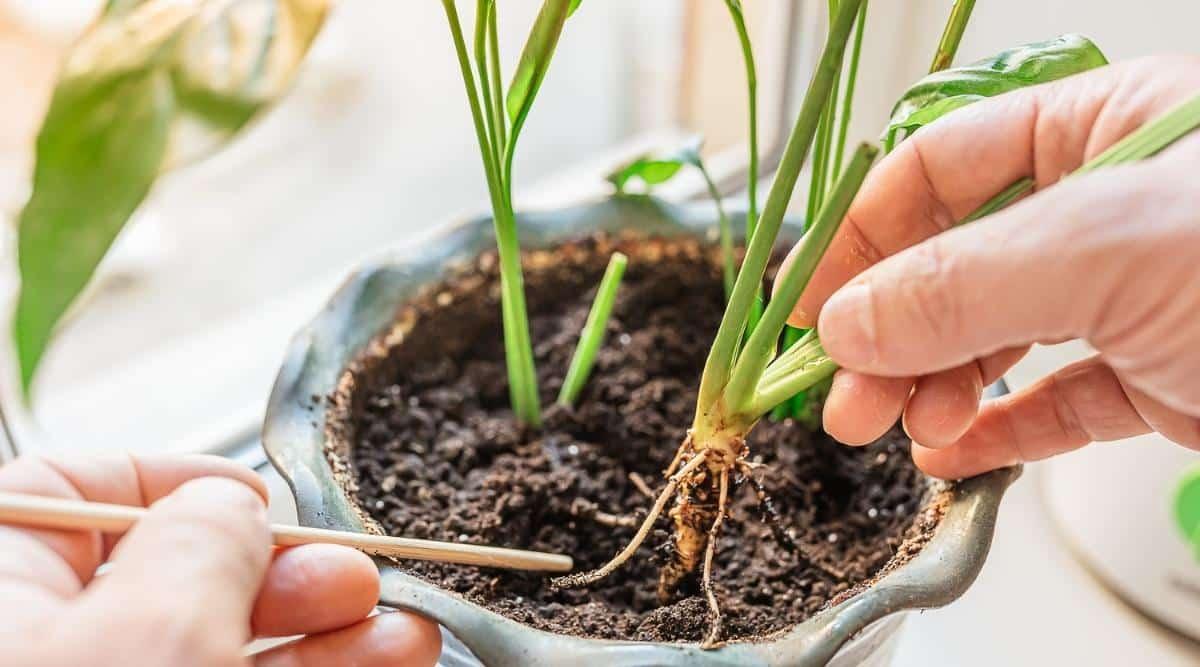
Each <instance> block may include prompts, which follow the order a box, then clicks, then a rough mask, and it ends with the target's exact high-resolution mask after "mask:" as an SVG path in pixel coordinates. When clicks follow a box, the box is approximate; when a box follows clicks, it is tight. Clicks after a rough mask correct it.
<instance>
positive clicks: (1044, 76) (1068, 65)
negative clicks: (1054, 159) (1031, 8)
mask: <svg viewBox="0 0 1200 667" xmlns="http://www.w3.org/2000/svg"><path fill="white" fill-rule="evenodd" d="M1106 64H1108V60H1107V59H1106V58H1105V57H1104V54H1103V53H1101V52H1100V49H1099V48H1097V47H1096V45H1095V44H1093V43H1092V42H1091V40H1089V39H1088V38H1086V37H1083V36H1081V35H1062V36H1060V37H1056V38H1054V39H1052V40H1049V41H1045V42H1034V43H1032V44H1025V45H1022V46H1018V47H1015V48H1012V49H1008V50H1005V51H1001V52H1000V53H998V54H996V55H994V56H992V57H990V58H984V59H983V60H979V61H976V62H973V63H971V64H969V65H964V66H962V67H954V68H951V69H946V70H942V71H940V72H935V73H933V74H930V75H929V76H926V77H925V78H923V79H921V80H920V81H918V82H917V83H916V84H914V85H913V86H912V87H910V88H909V89H908V90H907V91H906V92H905V93H904V95H902V96H901V97H900V101H898V102H897V103H896V106H895V107H894V108H893V109H892V116H891V120H890V122H889V123H888V127H887V130H886V131H885V132H884V138H883V143H884V148H885V150H888V151H890V150H892V148H894V147H895V144H896V143H897V142H898V141H899V140H901V139H903V136H901V132H903V133H904V136H907V135H909V134H912V133H913V132H916V131H917V130H918V129H919V128H921V127H923V126H924V125H927V124H929V123H932V122H933V121H934V120H937V119H938V118H940V117H942V116H944V115H945V114H947V113H950V112H951V111H953V110H955V109H959V108H961V107H963V106H966V105H967V104H970V103H972V102H975V101H978V100H981V99H983V98H985V97H993V96H995V95H999V94H1001V93H1006V92H1009V91H1011V90H1016V89H1018V88H1024V87H1027V86H1033V85H1037V84H1040V83H1046V82H1048V81H1054V80H1056V79H1061V78H1063V77H1067V76H1070V75H1072V74H1078V73H1079V72H1084V71H1087V70H1090V69H1093V68H1096V67H1100V66H1102V65H1106Z"/></svg>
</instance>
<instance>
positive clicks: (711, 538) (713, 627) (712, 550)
mask: <svg viewBox="0 0 1200 667" xmlns="http://www.w3.org/2000/svg"><path fill="white" fill-rule="evenodd" d="M728 498H729V471H728V470H723V471H721V481H720V493H719V496H718V499H717V518H716V519H714V520H713V523H712V527H711V528H709V529H708V546H707V547H706V548H705V550H704V573H703V575H702V576H701V579H700V588H701V589H702V590H703V591H704V597H705V599H707V600H708V610H709V612H710V613H711V615H712V620H711V621H710V623H709V626H708V634H707V635H706V636H705V637H704V641H703V642H701V643H700V648H706V649H707V648H714V647H715V646H716V645H717V642H718V641H719V640H720V638H721V607H720V605H719V604H717V594H716V593H715V592H714V591H713V583H712V564H713V556H714V555H715V554H716V551H717V537H718V536H719V535H720V534H721V522H722V521H724V520H725V508H726V501H727V500H728Z"/></svg>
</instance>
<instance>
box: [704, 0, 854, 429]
mask: <svg viewBox="0 0 1200 667" xmlns="http://www.w3.org/2000/svg"><path fill="white" fill-rule="evenodd" d="M861 2H862V0H844V1H843V3H842V6H841V11H839V12H838V15H837V18H836V19H835V20H834V22H833V25H832V28H831V29H830V31H829V36H828V37H827V38H826V42H825V48H824V50H823V52H822V54H821V59H820V62H818V64H817V67H816V70H815V71H814V72H813V77H812V80H811V81H810V82H809V86H808V92H807V94H806V95H805V97H804V102H803V103H802V104H801V106H800V113H799V115H798V116H797V117H796V124H795V125H794V127H793V128H792V132H791V134H790V135H789V137H788V141H787V145H786V146H785V147H784V150H783V156H782V158H781V159H780V162H779V168H778V170H777V171H776V174H775V180H774V181H773V182H772V183H771V190H770V192H769V193H768V195H767V201H766V205H765V206H764V207H763V212H762V215H761V216H760V217H759V221H758V226H757V228H756V229H755V230H754V237H753V238H752V239H750V243H749V246H748V247H747V249H746V257H745V259H744V260H743V262H742V269H741V270H740V271H738V276H737V280H736V281H735V283H734V287H733V294H732V296H731V297H730V299H729V303H728V305H727V306H726V308H725V314H724V316H723V317H722V318H721V325H720V327H718V329H717V336H716V339H715V340H714V341H713V345H712V348H711V349H710V350H709V354H708V358H707V360H706V361H705V364H704V373H703V375H702V376H701V379H700V392H699V397H698V401H699V403H698V406H697V407H698V409H697V415H696V416H697V419H698V420H703V419H706V415H708V413H709V410H710V408H711V407H712V405H713V402H714V401H715V400H716V399H717V397H718V396H720V394H721V393H722V391H723V390H724V388H725V385H726V384H727V382H728V381H729V376H730V373H731V372H732V365H733V364H732V362H733V359H734V356H735V354H736V352H737V349H738V347H739V344H740V341H741V338H742V332H743V331H744V330H745V328H746V321H747V319H748V316H749V312H750V308H751V306H752V305H753V303H754V298H755V296H756V295H757V293H758V291H759V289H760V288H761V286H762V280H763V274H764V273H765V272H766V268H767V261H768V260H769V259H770V256H771V250H772V249H773V247H774V245H775V238H776V237H777V236H778V234H779V227H780V225H782V224H783V216H784V213H785V212H786V211H787V206H788V202H789V200H790V199H791V196H792V191H793V190H794V189H795V187H796V180H797V179H798V178H799V177H800V169H801V167H803V166H804V161H805V158H806V157H807V156H808V152H809V149H810V148H811V147H812V141H813V137H814V135H815V134H816V130H817V123H818V121H819V120H820V115H821V111H822V110H823V109H824V108H825V100H826V99H828V97H829V92H830V90H831V89H832V88H833V81H834V79H835V78H836V77H837V75H838V72H839V70H840V67H839V64H840V63H841V61H842V57H843V56H844V55H845V52H846V45H847V42H848V41H849V37H850V30H851V29H852V28H853V26H854V19H855V15H856V14H857V13H858V7H859V5H860V3H861ZM772 301H774V300H772ZM768 310H769V308H768ZM759 328H760V329H761V326H760V327H759ZM776 336H778V331H776Z"/></svg>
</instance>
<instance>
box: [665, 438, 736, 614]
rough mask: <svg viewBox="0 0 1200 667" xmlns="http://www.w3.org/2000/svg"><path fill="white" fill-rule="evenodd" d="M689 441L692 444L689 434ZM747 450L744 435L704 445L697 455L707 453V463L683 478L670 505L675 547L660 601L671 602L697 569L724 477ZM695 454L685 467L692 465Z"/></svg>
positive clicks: (715, 512) (668, 564)
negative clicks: (716, 444)
mask: <svg viewBox="0 0 1200 667" xmlns="http://www.w3.org/2000/svg"><path fill="white" fill-rule="evenodd" d="M687 444H689V445H691V444H692V440H691V439H690V438H689V439H688V441H687ZM745 454H746V443H745V441H744V440H741V439H738V440H736V441H733V442H732V443H730V444H729V446H727V447H720V448H717V447H708V448H705V449H701V450H700V451H699V452H697V453H696V454H695V458H699V457H701V456H706V455H707V456H706V460H707V465H706V466H705V467H704V468H702V469H698V470H695V471H694V472H692V473H691V474H690V475H687V476H686V477H684V478H683V479H681V480H680V482H679V493H678V494H677V495H676V498H675V506H674V507H672V508H671V518H672V519H674V520H675V551H674V552H673V553H672V555H671V560H670V561H668V562H667V564H666V565H665V566H663V569H662V574H661V575H660V576H659V579H658V600H659V602H660V603H662V604H666V603H668V602H670V600H671V598H672V597H674V595H675V591H676V590H677V589H678V588H679V585H680V584H681V583H683V580H684V579H685V578H687V577H688V576H689V575H691V574H692V573H693V572H695V571H696V570H697V569H698V567H699V565H700V562H701V560H702V559H703V557H704V553H705V547H706V546H707V544H708V533H709V529H710V528H711V526H712V525H713V523H714V522H715V521H716V520H717V514H718V512H717V506H718V496H719V495H720V486H721V479H722V477H727V475H728V473H729V471H730V470H731V469H733V468H735V467H736V466H737V462H738V461H740V460H742V457H744V456H745ZM695 458H693V459H691V460H689V461H688V463H687V464H686V465H685V466H684V467H685V468H687V467H690V466H691V463H692V461H694V460H695ZM680 472H682V470H681V471H680ZM726 483H727V484H728V480H727V479H726Z"/></svg>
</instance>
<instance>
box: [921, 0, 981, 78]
mask: <svg viewBox="0 0 1200 667" xmlns="http://www.w3.org/2000/svg"><path fill="white" fill-rule="evenodd" d="M974 9H975V0H955V2H954V8H953V9H951V10H950V18H948V19H947V20H946V29H945V30H944V31H942V39H941V41H940V42H938V48H937V51H936V52H935V53H934V54H933V64H931V65H930V66H929V71H930V72H931V73H932V72H940V71H942V70H944V69H946V68H947V67H949V66H950V65H951V64H953V62H954V55H955V54H956V53H958V45H959V44H961V43H962V38H963V33H964V32H965V31H966V29H967V21H969V20H970V19H971V12H972V11H974Z"/></svg>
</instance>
